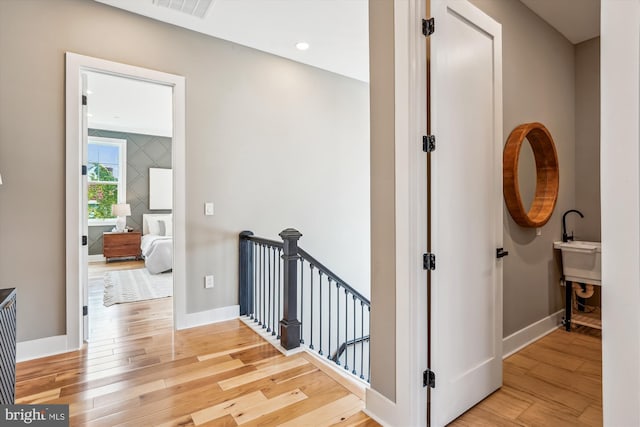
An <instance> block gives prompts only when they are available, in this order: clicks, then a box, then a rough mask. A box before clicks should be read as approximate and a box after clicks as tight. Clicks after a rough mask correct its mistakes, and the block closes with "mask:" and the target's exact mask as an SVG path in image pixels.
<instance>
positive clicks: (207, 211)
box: [204, 202, 213, 216]
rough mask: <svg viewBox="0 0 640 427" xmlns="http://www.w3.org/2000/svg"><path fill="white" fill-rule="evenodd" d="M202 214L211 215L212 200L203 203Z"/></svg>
mask: <svg viewBox="0 0 640 427" xmlns="http://www.w3.org/2000/svg"><path fill="white" fill-rule="evenodd" d="M204 214H205V215H207V216H210V215H213V202H206V203H205V204H204Z"/></svg>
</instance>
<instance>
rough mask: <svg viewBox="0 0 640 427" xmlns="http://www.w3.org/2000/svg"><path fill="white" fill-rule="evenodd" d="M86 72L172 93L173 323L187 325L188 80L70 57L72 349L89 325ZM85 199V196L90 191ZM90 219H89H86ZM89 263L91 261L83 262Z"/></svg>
mask: <svg viewBox="0 0 640 427" xmlns="http://www.w3.org/2000/svg"><path fill="white" fill-rule="evenodd" d="M83 70H90V71H97V72H103V73H107V74H113V75H119V76H124V77H127V78H133V79H139V80H144V81H148V82H152V83H157V84H161V85H167V86H171V87H172V88H173V138H172V144H171V150H172V152H171V158H172V164H173V194H174V198H173V247H174V251H173V283H174V294H173V320H174V326H175V328H176V329H183V328H185V327H186V326H187V320H186V314H187V313H186V289H185V286H186V222H185V217H186V197H185V194H186V191H185V188H186V149H185V145H186V142H185V139H186V138H185V78H184V77H183V76H178V75H175V74H169V73H164V72H161V71H155V70H150V69H146V68H141V67H136V66H133V65H127V64H122V63H118V62H113V61H108V60H104V59H99V58H94V57H90V56H83V55H78V54H75V53H71V52H67V53H66V73H65V77H66V87H65V91H66V93H65V99H66V101H65V103H66V107H65V112H66V165H67V166H66V273H67V274H66V291H67V298H66V317H67V319H66V320H67V321H66V324H67V328H66V340H67V345H66V347H67V350H68V351H70V350H76V349H78V348H80V347H81V346H82V343H83V335H84V331H83V330H82V329H83V327H84V326H85V325H84V320H83V315H82V305H83V301H84V295H83V290H84V284H83V283H82V278H83V277H86V276H83V274H86V273H83V265H82V264H83V262H84V261H82V262H81V258H82V256H81V253H82V250H81V249H80V248H81V247H82V246H81V244H80V243H81V236H82V235H83V234H82V233H83V231H82V230H83V225H82V221H83V220H82V219H81V218H82V216H83V214H86V209H87V207H86V203H85V204H83V202H82V199H83V196H82V194H83V184H82V183H83V180H82V179H81V175H80V170H81V165H82V164H83V163H82V160H83V156H84V154H83V148H82V145H83V144H82V136H81V134H82V133H83V123H82V116H83V108H82V105H81V102H80V101H81V94H82V79H81V73H82V71H83ZM85 194H86V192H85ZM85 216H86V215H85ZM84 263H85V264H86V262H84Z"/></svg>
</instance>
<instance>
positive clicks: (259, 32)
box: [96, 0, 369, 82]
mask: <svg viewBox="0 0 640 427" xmlns="http://www.w3.org/2000/svg"><path fill="white" fill-rule="evenodd" d="M96 1H98V2H100V3H104V4H108V5H111V6H115V7H118V8H120V9H124V10H128V11H130V12H134V13H138V14H140V15H144V16H148V17H150V18H153V19H157V20H160V21H164V22H168V23H170V24H174V25H178V26H181V27H184V28H188V29H190V30H194V31H198V32H201V33H204V34H208V35H211V36H214V37H217V38H220V39H224V40H229V41H232V42H235V43H238V44H241V45H244V46H249V47H252V48H255V49H258V50H261V51H264V52H268V53H272V54H274V55H278V56H282V57H285V58H289V59H292V60H294V61H298V62H302V63H304V64H308V65H312V66H314V67H318V68H322V69H325V70H329V71H332V72H335V73H338V74H342V75H345V76H348V77H351V78H354V79H357V80H361V81H365V82H367V81H369V5H368V3H369V2H368V0H241V1H238V0H135V1H132V0H96ZM197 15H203V17H202V18H201V17H199V16H197ZM300 41H304V42H307V43H308V44H309V49H308V50H306V51H300V50H298V49H297V48H296V43H298V42H300Z"/></svg>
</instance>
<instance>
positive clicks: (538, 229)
mask: <svg viewBox="0 0 640 427" xmlns="http://www.w3.org/2000/svg"><path fill="white" fill-rule="evenodd" d="M536 236H542V228H540V227H538V228H536Z"/></svg>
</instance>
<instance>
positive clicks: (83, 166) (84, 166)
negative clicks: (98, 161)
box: [81, 165, 87, 176]
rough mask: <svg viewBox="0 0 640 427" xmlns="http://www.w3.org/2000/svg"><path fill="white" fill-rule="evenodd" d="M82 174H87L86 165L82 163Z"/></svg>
mask: <svg viewBox="0 0 640 427" xmlns="http://www.w3.org/2000/svg"><path fill="white" fill-rule="evenodd" d="M81 173H82V176H85V175H86V174H87V165H82V172H81Z"/></svg>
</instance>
